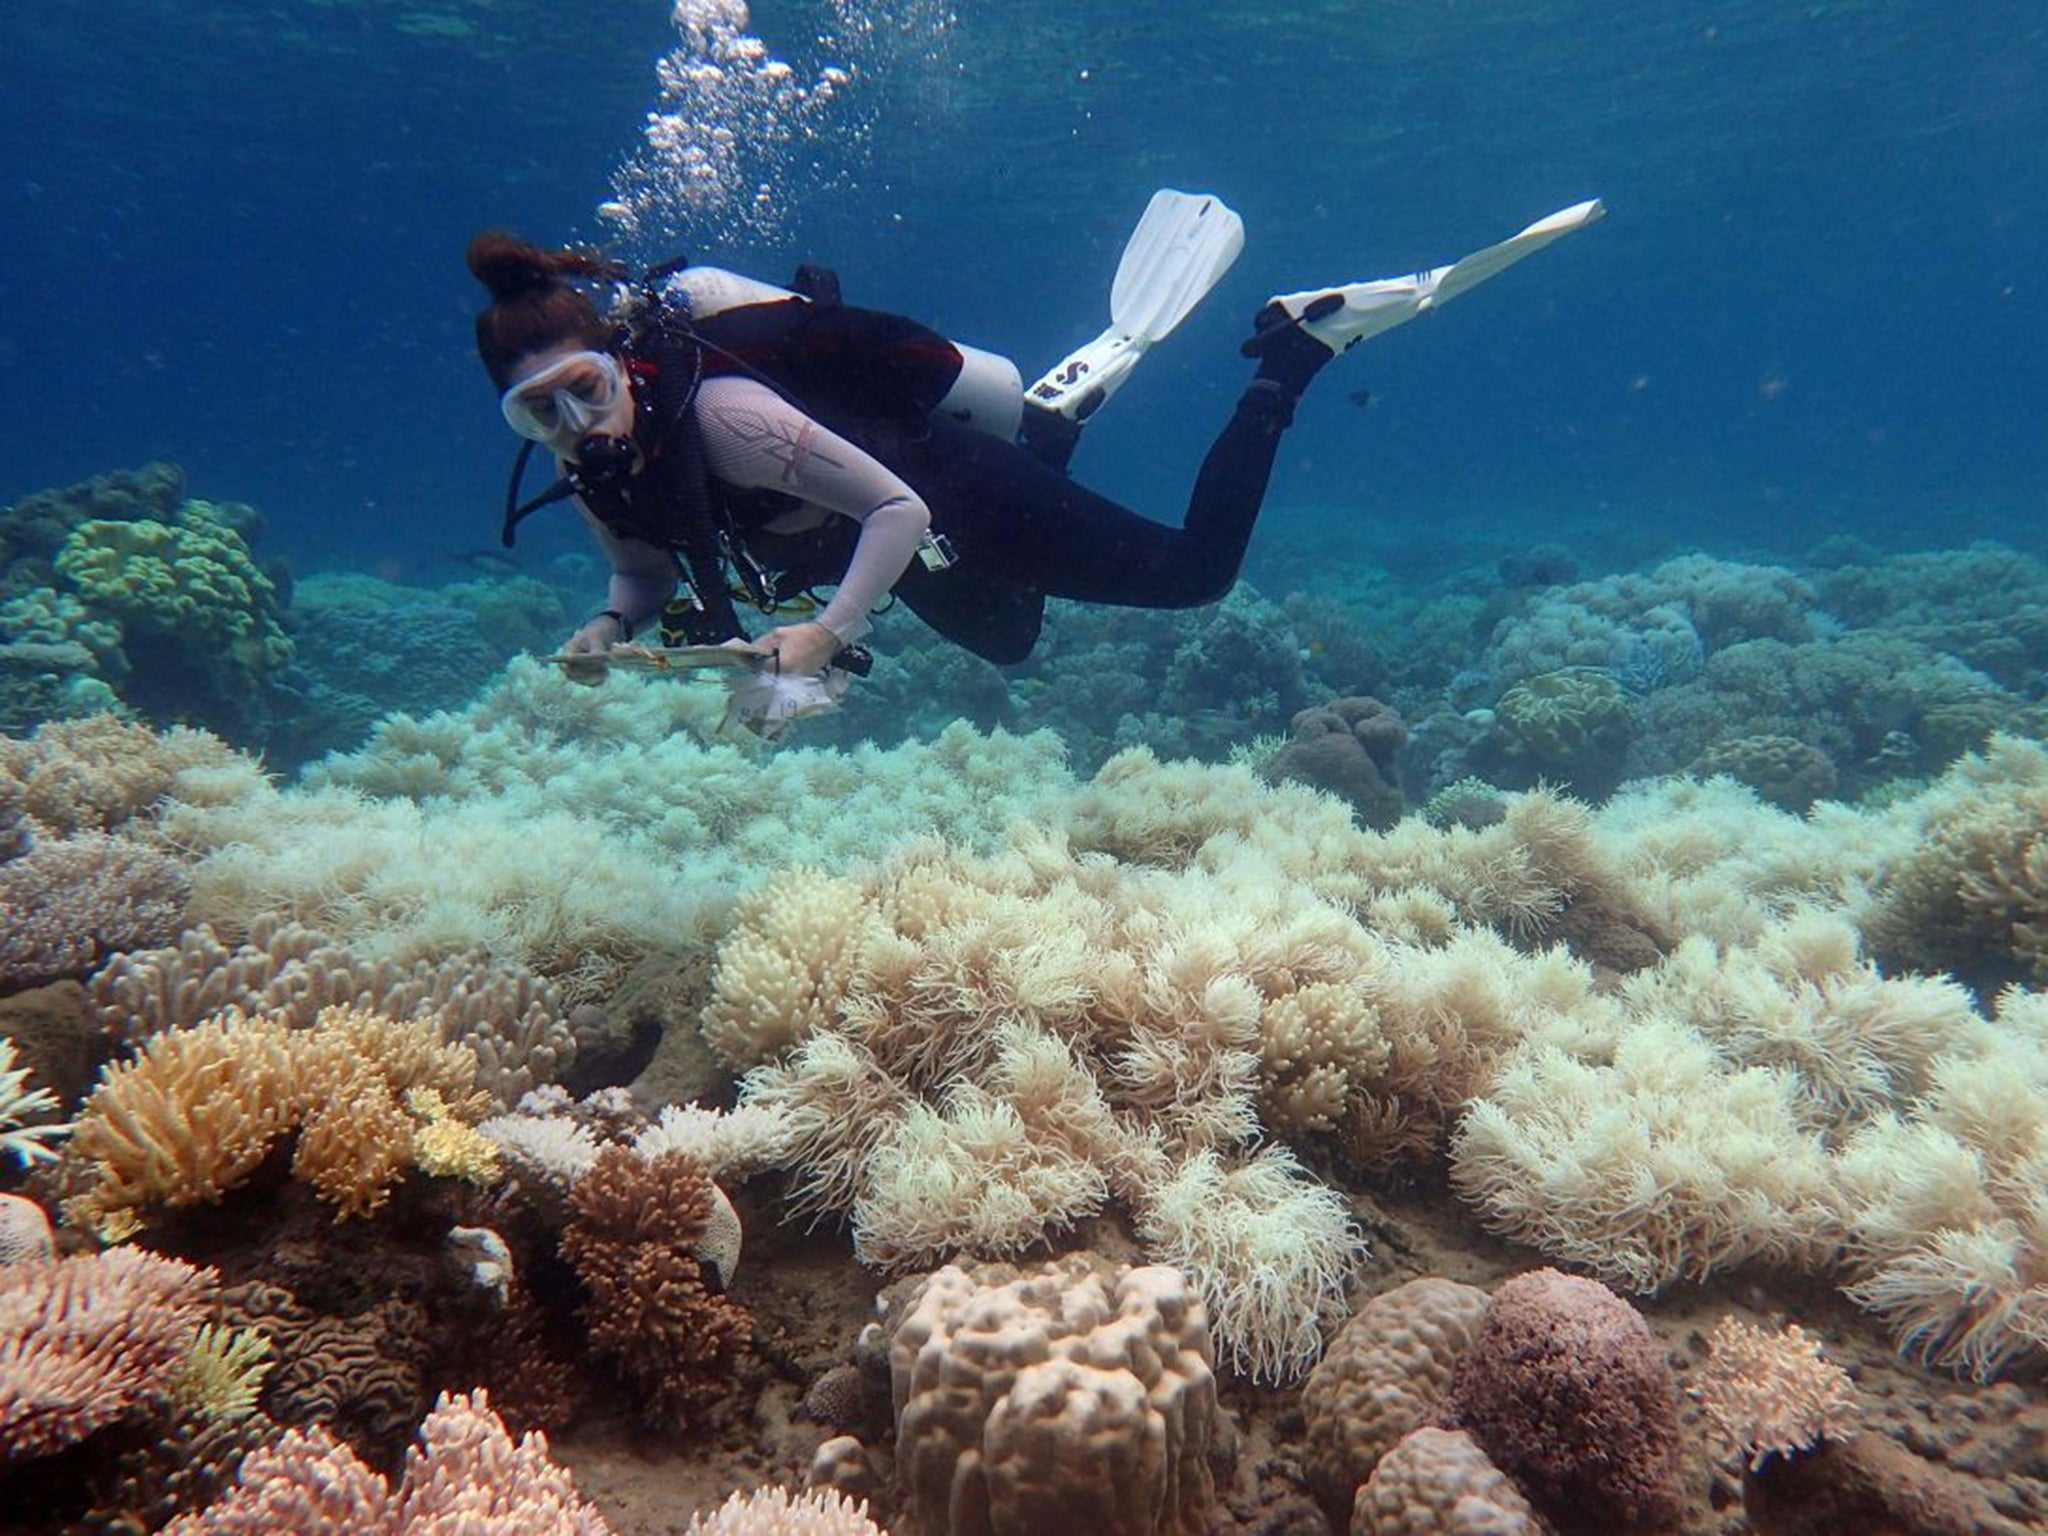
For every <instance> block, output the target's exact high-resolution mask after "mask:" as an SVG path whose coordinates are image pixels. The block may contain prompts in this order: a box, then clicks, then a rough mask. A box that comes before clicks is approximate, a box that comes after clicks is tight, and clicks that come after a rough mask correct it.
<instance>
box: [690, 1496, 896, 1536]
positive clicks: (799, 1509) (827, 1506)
mask: <svg viewBox="0 0 2048 1536" xmlns="http://www.w3.org/2000/svg"><path fill="white" fill-rule="evenodd" d="M683 1536H888V1533H887V1532H885V1531H884V1530H883V1529H882V1528H881V1527H880V1526H878V1525H876V1524H875V1522H874V1521H872V1520H870V1519H869V1518H868V1506H867V1503H866V1501H865V1500H858V1501H856V1500H852V1499H848V1498H846V1497H845V1496H844V1495H842V1494H840V1493H838V1492H836V1491H834V1490H832V1489H827V1488H813V1489H811V1490H809V1491H808V1492H805V1493H791V1492H790V1491H789V1490H788V1489H787V1488H782V1487H778V1486H770V1487H767V1488H757V1489H755V1490H754V1491H753V1492H752V1493H735V1494H733V1495H732V1496H731V1497H729V1498H728V1499H727V1500H726V1501H725V1502H724V1503H723V1504H721V1505H719V1506H718V1508H717V1509H715V1510H713V1511H711V1513H709V1514H702V1513H699V1514H694V1515H692V1516H690V1523H689V1524H688V1525H687V1526H685V1527H684V1528H683Z"/></svg>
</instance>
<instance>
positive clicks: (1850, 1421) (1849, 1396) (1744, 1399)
mask: <svg viewBox="0 0 2048 1536" xmlns="http://www.w3.org/2000/svg"><path fill="white" fill-rule="evenodd" d="M1708 1349H1709V1354H1708V1356H1707V1363H1706V1364H1705V1365H1704V1366H1703V1367H1701V1369H1700V1372H1699V1374H1698V1375H1697V1376H1696V1377H1695V1378H1694V1380H1693V1383H1692V1385H1691V1387H1690V1388H1689V1390H1690V1392H1691V1394H1692V1396H1693V1398H1694V1399H1695V1400H1696V1401H1697V1402H1698V1403H1699V1405H1700V1410H1701V1412H1703V1413H1704V1414H1705V1415H1706V1418H1707V1423H1708V1424H1709V1425H1710V1426H1712V1428H1713V1432H1714V1435H1715V1438H1716V1439H1717V1440H1719V1441H1720V1442H1721V1444H1722V1446H1723V1447H1725V1448H1726V1449H1727V1450H1729V1451H1732V1452H1734V1453H1735V1454H1736V1455H1738V1456H1741V1457H1742V1458H1743V1459H1744V1460H1745V1461H1747V1462H1748V1463H1749V1465H1750V1467H1751V1468H1752V1469H1754V1468H1756V1467H1760V1466H1762V1465H1763V1464H1764V1462H1765V1461H1767V1460H1768V1459H1769V1458H1770V1457H1772V1456H1789V1455H1792V1454H1793V1453H1795V1452H1798V1451H1809V1450H1812V1449H1813V1448H1814V1447H1815V1446H1817V1445H1819V1444H1820V1443H1821V1442H1822V1441H1823V1440H1846V1439H1848V1438H1849V1437H1850V1436H1851V1435H1853V1434H1855V1432H1856V1424H1857V1418H1858V1408H1857V1403H1856V1388H1855V1387H1854V1385H1852V1384H1851V1382H1850V1380H1849V1375H1848V1373H1847V1372H1846V1371H1844V1370H1843V1369H1842V1368H1841V1367H1840V1366H1838V1365H1836V1364H1835V1363H1834V1362H1833V1361H1831V1360H1829V1359H1828V1358H1827V1357H1826V1356H1824V1355H1823V1354H1822V1353H1821V1345H1820V1340H1818V1339H1815V1338H1811V1337H1809V1336H1808V1335H1807V1333H1806V1332H1805V1330H1803V1329H1802V1328H1801V1327H1800V1326H1799V1325H1798V1324H1797V1323H1790V1324H1787V1325H1786V1326H1785V1327H1783V1328H1780V1329H1775V1330H1771V1329H1764V1328H1759V1327H1757V1326H1755V1325H1754V1324H1753V1323H1745V1322H1741V1321H1739V1320H1737V1319H1735V1318H1733V1317H1723V1318H1722V1319H1721V1320H1720V1322H1718V1323H1716V1324H1715V1325H1714V1332H1713V1336H1712V1338H1711V1339H1709V1340H1708Z"/></svg>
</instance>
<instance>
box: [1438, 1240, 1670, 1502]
mask: <svg viewBox="0 0 2048 1536" xmlns="http://www.w3.org/2000/svg"><path fill="white" fill-rule="evenodd" d="M1437 1415H1438V1421H1439V1423H1441V1424H1443V1425H1444V1426H1445V1427H1447V1428H1454V1429H1463V1430H1464V1431H1466V1432H1467V1433H1468V1434H1470V1435H1471V1436H1472V1438H1473V1439H1474V1440H1476V1441H1478V1442H1479V1445H1480V1447H1481V1448H1482V1449H1483V1450H1485V1452H1486V1454H1487V1457H1488V1458H1489V1459H1490V1460H1491V1461H1492V1462H1493V1464H1494V1465H1495V1466H1497V1467H1499V1468H1500V1469H1501V1470H1502V1471H1503V1472H1505V1473H1507V1474H1508V1476H1510V1477H1511V1478H1513V1479H1514V1481H1515V1483H1516V1485H1517V1486H1518V1487H1519V1488H1520V1489H1521V1490H1522V1492H1523V1493H1524V1494H1525V1495H1527V1496H1528V1498H1529V1500H1530V1502H1531V1503H1533V1504H1534V1505H1535V1506H1536V1507H1537V1508H1538V1509H1539V1510H1540V1511H1542V1513H1543V1514H1544V1515H1545V1516H1546V1518H1548V1519H1549V1520H1550V1521H1551V1523H1552V1524H1553V1525H1554V1526H1555V1527H1556V1529H1557V1530H1558V1531H1559V1532H1561V1533H1563V1536H1577V1533H1584V1536H1593V1533H1601V1536H1606V1533H1613V1532H1621V1531H1650V1530H1657V1529H1659V1528H1662V1527H1664V1526H1668V1525H1670V1524H1671V1523H1672V1522H1674V1521H1675V1520H1676V1519H1677V1518H1678V1516H1679V1514H1680V1512H1681V1511H1682V1510H1683V1508H1684V1494H1683V1489H1682V1486H1681V1479H1682V1475H1683V1472H1682V1465H1681V1445H1680V1438H1679V1427H1678V1393H1677V1387H1676V1385H1675V1383H1674V1381H1673V1379H1672V1375H1671V1368H1670V1366H1669V1364H1668V1363H1667V1362H1666V1361H1665V1358H1664V1351H1663V1349H1662V1348H1661V1347H1660V1346H1659V1345H1658V1343H1657V1340H1656V1337H1655V1336H1654V1335H1653V1334H1652V1333H1651V1332H1650V1330H1649V1327H1648V1325H1646V1324H1645V1323H1644V1322H1643V1320H1642V1318H1641V1317H1640V1316H1638V1315H1637V1313H1636V1310H1635V1308H1633V1307H1631V1306H1630V1305H1629V1304H1628V1303H1627V1302H1625V1301H1623V1300H1622V1299H1621V1298H1620V1297H1619V1296H1617V1295H1615V1294H1614V1292H1612V1291H1610V1290H1609V1289H1607V1287H1606V1286H1604V1285H1601V1284H1600V1283H1599V1282H1598V1281H1596V1280H1587V1279H1583V1278H1580V1277H1579V1276H1576V1275H1566V1274H1560V1273H1559V1272H1558V1271H1557V1270H1554V1269H1538V1270H1532V1271H1530V1272H1529V1273H1527V1274H1521V1275H1517V1276H1515V1277H1514V1278H1513V1279H1512V1280H1509V1281H1508V1282H1507V1283H1506V1284H1504V1285H1502V1286H1501V1287H1500V1289H1499V1290H1497V1291H1496V1292H1494V1297H1493V1305H1492V1306H1490V1307H1489V1308H1487V1312H1486V1317H1485V1320H1484V1321H1483V1322H1482V1323H1481V1324H1480V1326H1479V1331H1478V1333H1477V1335H1476V1336H1475V1337H1474V1338H1473V1340H1472V1344H1471V1347H1470V1348H1468V1349H1467V1350H1466V1351H1465V1353H1464V1354H1463V1355H1462V1356H1461V1357H1460V1358H1459V1360H1458V1364H1457V1366H1456V1368H1455V1369H1454V1370H1453V1372H1452V1374H1451V1384H1450V1387H1449V1389H1448V1390H1447V1391H1446V1392H1445V1394H1444V1398H1443V1401H1442V1403H1441V1404H1440V1405H1439V1406H1438V1410H1437Z"/></svg>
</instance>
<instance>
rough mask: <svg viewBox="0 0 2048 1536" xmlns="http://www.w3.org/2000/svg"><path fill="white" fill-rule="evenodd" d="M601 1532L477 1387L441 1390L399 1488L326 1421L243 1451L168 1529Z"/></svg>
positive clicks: (499, 1535)
mask: <svg viewBox="0 0 2048 1536" xmlns="http://www.w3.org/2000/svg"><path fill="white" fill-rule="evenodd" d="M281 1531H290V1532H292V1533H293V1536H539V1533H542V1532H546V1533H549V1536H608V1533H609V1531H610V1527H609V1526H607V1525H606V1524H605V1522H604V1519H603V1517H602V1516H601V1515H599V1514H598V1512H597V1510H596V1508H595V1507H594V1506H592V1505H590V1504H586V1503H584V1502H583V1500H581V1499H580V1498H578V1497H577V1496H576V1488H575V1484H574V1483H572V1482H571V1481H570V1478H569V1474H568V1473H567V1472H566V1471H564V1470H563V1469H562V1468H561V1467H560V1466H558V1465H557V1464H556V1463H555V1462H553V1461H551V1460H550V1459H549V1458H548V1442H547V1437H546V1436H545V1435H542V1434H540V1433H538V1432H535V1433H533V1434H529V1435H527V1436H525V1437H524V1438H523V1439H521V1440H518V1441H516V1442H515V1441H514V1440H513V1439H512V1437H511V1435H509V1434H507V1433H506V1431H505V1426H504V1424H503V1423H502V1422H501V1421H500V1420H499V1418H498V1416H497V1415H496V1414H495V1413H493V1412H491V1407H490V1403H489V1401H488V1400H487V1398H486V1396H485V1394H484V1393H483V1392H481V1391H478V1392H476V1393H473V1394H470V1395H467V1396H462V1395H456V1394H450V1393H444V1394H442V1397H441V1400H440V1401H439V1402H438V1403H436V1404H435V1405H434V1411H433V1412H432V1413H430V1414H428V1415H427V1418H426V1422H425V1423H423V1424H422V1425H420V1435H419V1444H418V1445H417V1446H415V1447H414V1448H413V1449H412V1450H411V1451H409V1452H408V1453H407V1454H406V1458H405V1474H404V1476H403V1477H402V1478H401V1479H400V1481H399V1485H398V1487H397V1489H396V1490H394V1489H392V1488H391V1487H390V1486H389V1484H387V1483H386V1482H385V1480H384V1478H383V1477H381V1476H380V1475H378V1474H377V1473H375V1472H372V1471H371V1470H370V1469H369V1468H368V1467H366V1466H364V1465H363V1463H362V1462H361V1461H360V1460H358V1459H357V1457H356V1454H355V1452H353V1451H351V1450H350V1449H348V1447H347V1446H345V1445H343V1444H341V1443H340V1442H339V1441H337V1440H335V1439H334V1438H333V1437H332V1436H331V1435H329V1434H328V1433H327V1432H326V1431H325V1430H322V1429H315V1430H313V1431H312V1432H311V1433H310V1434H306V1433H301V1432H300V1431H298V1430H293V1431H291V1432H289V1433H288V1434H286V1435H285V1437H284V1438H283V1439H282V1440H281V1441H279V1442H278V1443H277V1444H276V1445H275V1446H272V1447H268V1448H266V1449H263V1450H259V1451H255V1452H253V1453H251V1455H250V1456H249V1457H248V1459H247V1460H246V1461H244V1462H243V1463H242V1471H241V1476H240V1478H239V1479H238V1481H237V1483H236V1486H235V1487H234V1488H233V1489H232V1490H231V1491H230V1492H229V1493H228V1495H227V1496H226V1497H225V1498H223V1499H221V1500H220V1501H219V1502H218V1503H216V1504H214V1505H212V1506H210V1507H209V1508H207V1509H205V1510H203V1511H201V1512H200V1513H198V1514H193V1515H186V1516H184V1517H183V1518H181V1519H179V1520H175V1521H173V1522H172V1523H171V1524H170V1525H169V1526H168V1527H166V1528H165V1536H276V1533H278V1532H281Z"/></svg>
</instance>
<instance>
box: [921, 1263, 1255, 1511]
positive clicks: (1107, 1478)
mask: <svg viewBox="0 0 2048 1536" xmlns="http://www.w3.org/2000/svg"><path fill="white" fill-rule="evenodd" d="M1000 1273H1001V1272H1000V1271H997V1272H985V1274H986V1278H977V1276H976V1275H974V1274H970V1273H969V1272H968V1271H966V1270H963V1269H960V1268H957V1267H954V1266H951V1265H948V1266H947V1267H946V1268H944V1269H941V1270H939V1271H938V1272H936V1273H935V1274H933V1275H932V1276H931V1277H929V1278H928V1279H927V1280H925V1281H924V1282H923V1283H922V1284H921V1285H920V1286H918V1288H917V1289H916V1290H915V1291H913V1292H912V1293H911V1294H910V1295H909V1296H908V1297H907V1298H905V1300H904V1302H903V1303H902V1309H901V1311H900V1312H899V1313H898V1314H897V1317H896V1319H895V1321H894V1325H893V1333H892V1337H891V1339H890V1345H889V1362H890V1376H891V1385H892V1393H893V1397H894V1401H895V1406H896V1433H897V1453H896V1456H897V1462H896V1464H897V1473H898V1477H899V1479H900V1480H901V1482H902V1485H903V1488H904V1492H905V1495H906V1498H907V1500H908V1503H909V1508H910V1512H911V1515H912V1517H913V1519H914V1520H915V1522H916V1525H917V1529H919V1530H920V1531H922V1532H924V1533H926V1536H993V1533H995V1532H998V1531H1026V1530H1030V1531H1062V1530H1071V1531H1081V1530H1085V1531H1088V1532H1089V1533H1091V1536H1196V1533H1199V1532H1202V1531H1205V1530H1206V1529H1207V1524H1206V1521H1207V1516H1208V1514H1209V1511H1210V1507H1211V1503H1212V1500H1213V1496H1214V1494H1213V1485H1212V1481H1211V1475H1210V1471H1209V1466H1208V1461H1207V1453H1208V1447H1209V1442H1210V1438H1211V1436H1212V1434H1213V1432H1214V1424H1215V1418H1216V1412H1217V1407H1216V1385H1215V1378H1214V1374H1213V1372H1212V1371H1211V1369H1210V1364H1209V1345H1208V1326H1207V1319H1206V1317H1205V1315H1204V1309H1203V1307H1202V1303H1201V1300H1200V1298H1199V1296H1197V1295H1196V1293H1195V1292H1194V1291H1193V1289H1192V1288H1191V1287H1189V1285H1188V1284H1187V1282H1186V1280H1185V1279H1184V1278H1183V1277H1182V1276H1181V1275H1180V1274H1179V1273H1178V1272H1177V1271H1175V1270H1172V1269H1168V1268H1166V1267H1164V1266H1160V1265H1153V1266H1149V1267H1147V1268H1143V1269H1120V1270H1117V1271H1115V1272H1113V1273H1100V1272H1097V1271H1096V1270H1095V1269H1094V1268H1093V1267H1092V1266H1091V1264H1090V1262H1089V1260H1088V1259H1087V1258H1086V1257H1085V1256H1080V1255H1077V1256H1073V1257H1070V1258H1068V1259H1066V1260H1063V1261H1061V1262H1059V1263H1057V1264H1047V1265H1045V1266H1044V1267H1043V1268H1041V1269H1040V1270H1038V1271H1037V1272H1036V1273H1034V1274H1029V1275H1025V1276H1023V1277H1021V1278H1017V1279H1000V1278H998V1275H999V1274H1000Z"/></svg>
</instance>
